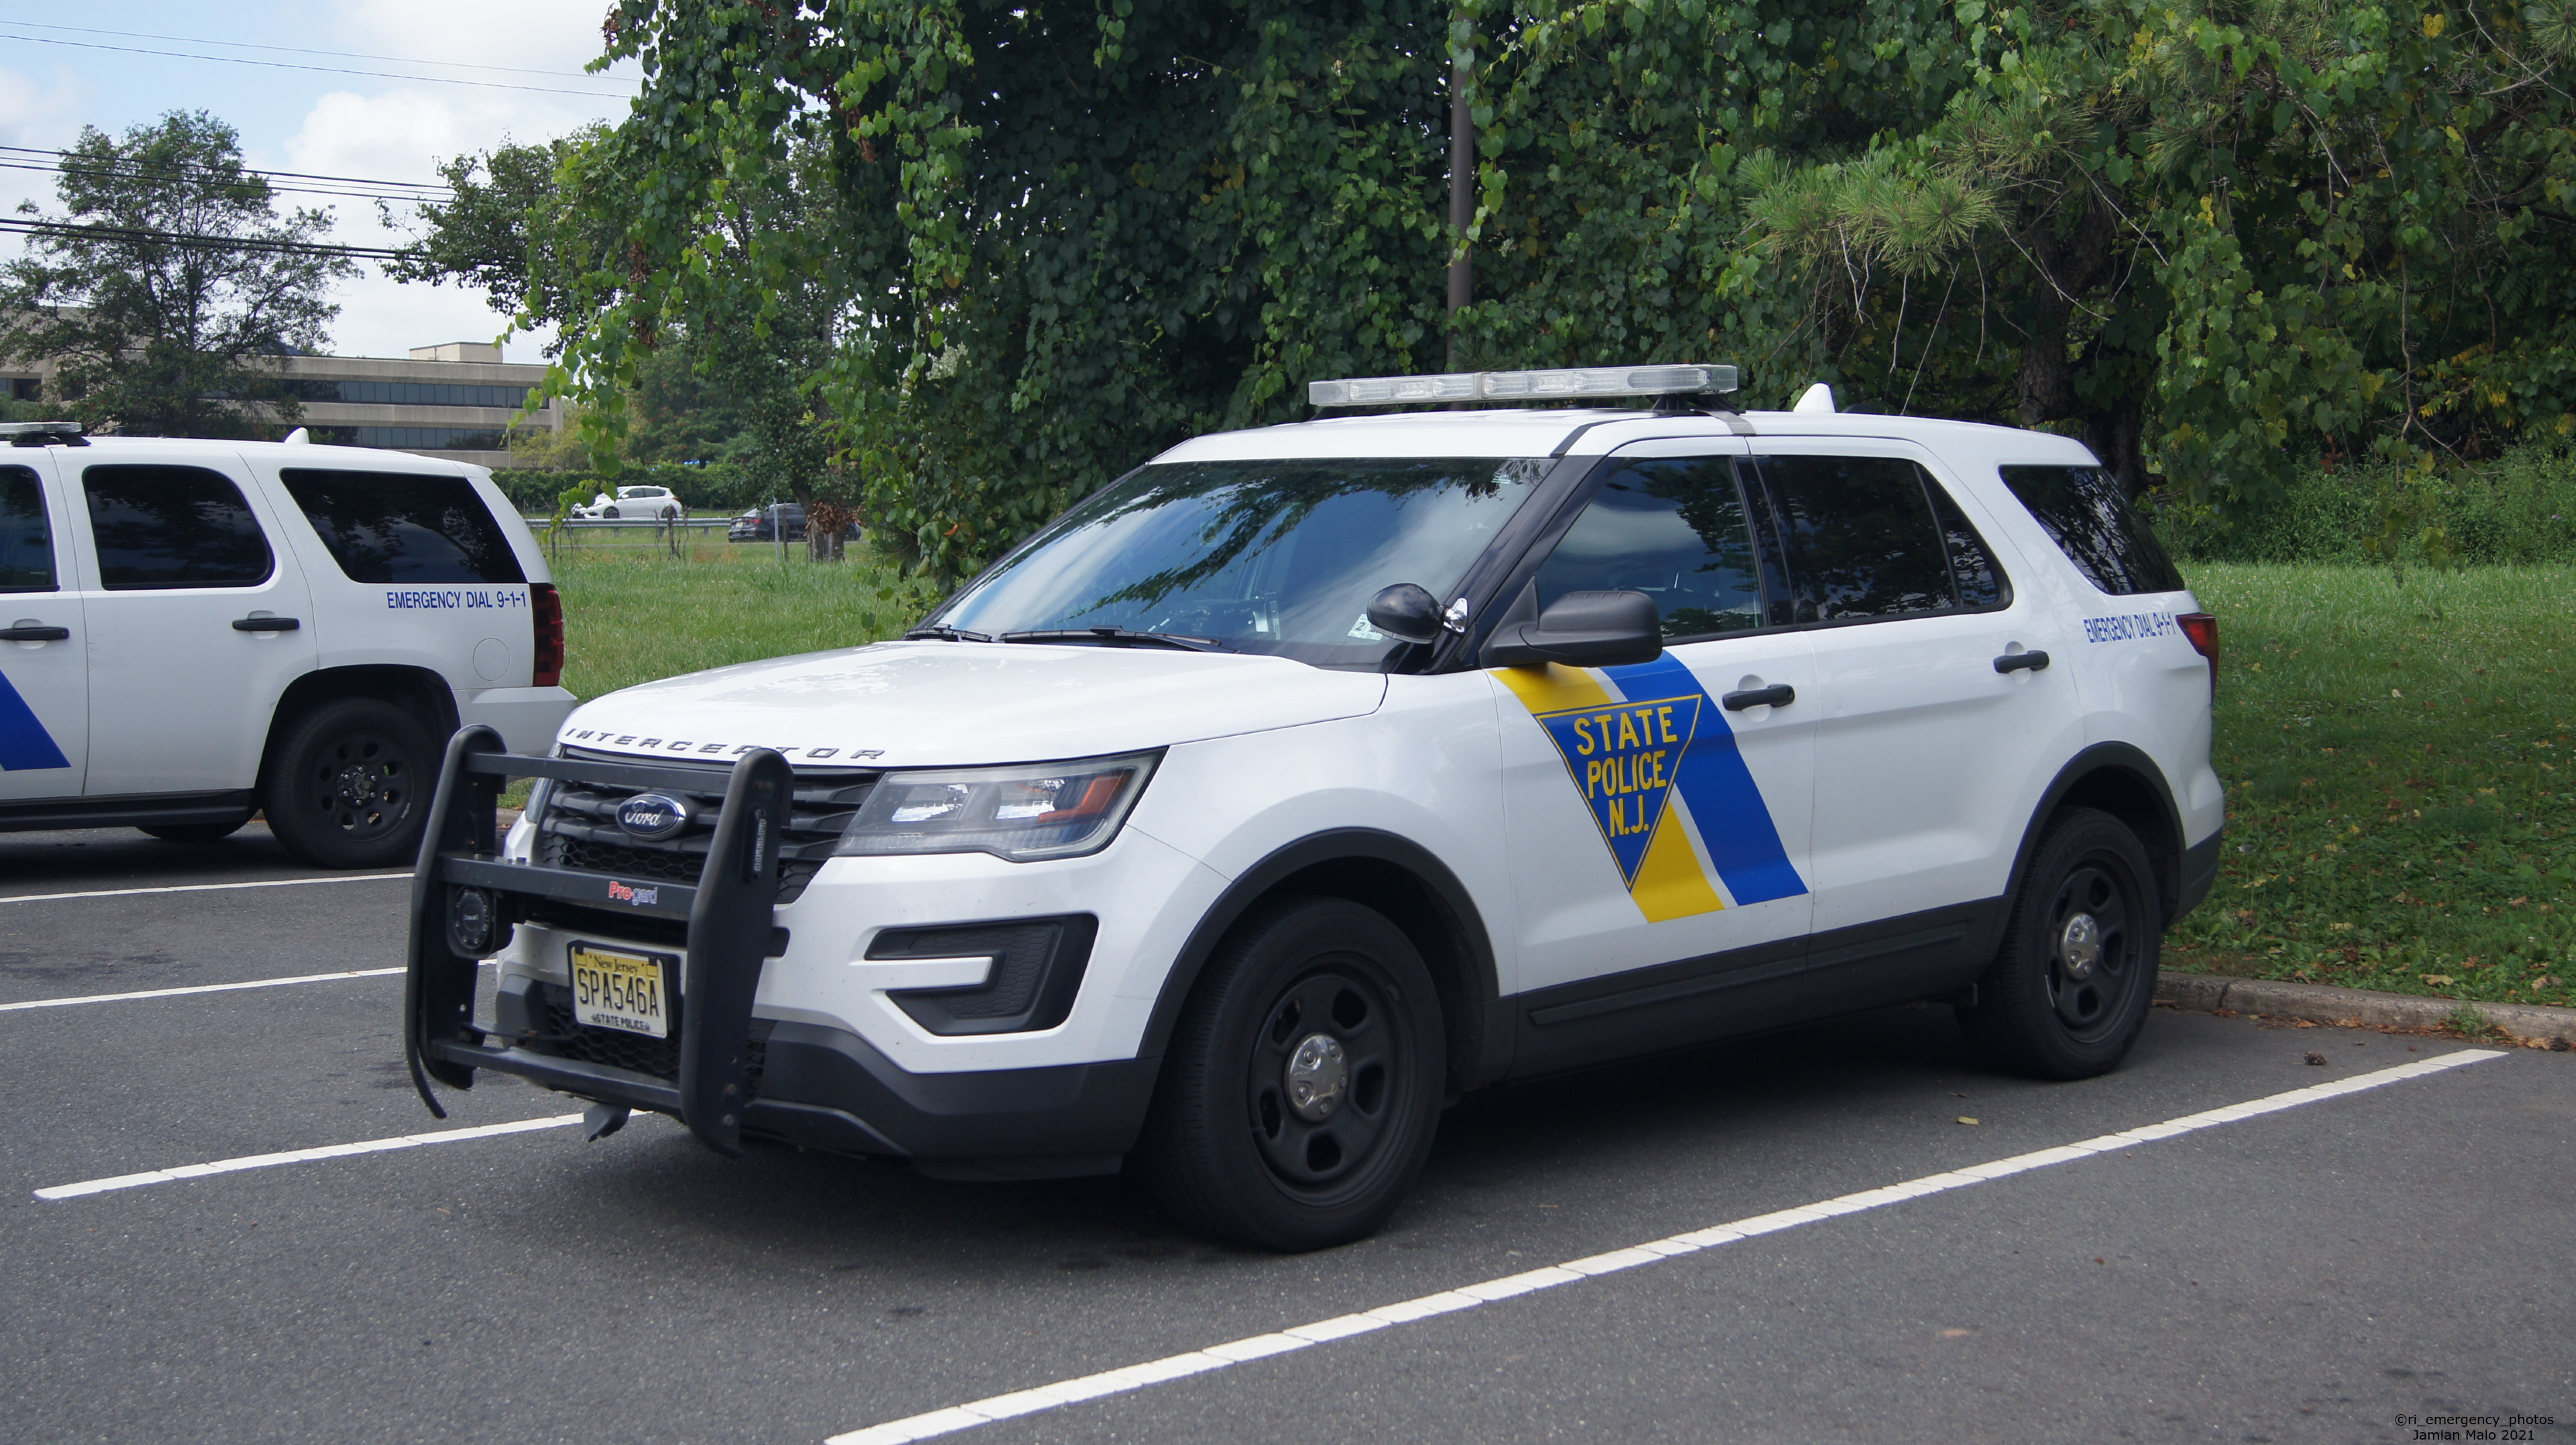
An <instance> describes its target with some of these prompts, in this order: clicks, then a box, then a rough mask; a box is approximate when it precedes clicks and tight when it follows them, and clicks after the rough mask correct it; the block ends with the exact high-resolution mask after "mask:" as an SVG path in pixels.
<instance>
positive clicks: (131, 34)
mask: <svg viewBox="0 0 2576 1445" xmlns="http://www.w3.org/2000/svg"><path fill="white" fill-rule="evenodd" d="M0 25H20V26H24V27H26V28H27V29H29V30H66V31H69V32H71V33H72V34H74V35H113V36H116V37H117V38H118V39H120V40H167V41H171V42H173V43H175V44H179V45H221V46H224V47H225V48H227V49H231V50H274V51H277V52H279V53H281V54H285V55H328V56H332V57H335V58H337V59H341V60H385V61H391V62H393V63H394V64H396V65H445V66H451V67H453V68H455V69H458V70H494V71H499V72H500V73H502V74H504V75H550V76H553V77H555V78H557V79H559V80H588V79H590V78H591V76H590V74H589V73H588V72H586V71H579V70H527V69H523V68H521V67H519V66H516V65H486V64H484V63H483V62H481V61H479V60H427V59H423V58H422V57H420V56H417V55H370V54H367V53H366V52H365V51H360V50H308V49H306V48H304V47H303V46H300V45H260V44H257V43H255V42H252V41H248V40H211V39H208V38H207V37H205V36H202V35H154V34H150V33H148V32H146V31H141V30H92V29H89V28H87V27H85V26H80V25H47V24H44V23H42V22H41V21H35V20H0ZM205 58H206V59H209V60H220V59H222V58H223V57H221V56H207V57H205ZM609 78H610V79H612V80H613V79H615V77H613V76H612V77H609Z"/></svg>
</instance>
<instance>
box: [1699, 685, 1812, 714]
mask: <svg viewBox="0 0 2576 1445" xmlns="http://www.w3.org/2000/svg"><path fill="white" fill-rule="evenodd" d="M1718 700H1719V701H1720V702H1723V703H1725V704H1726V710H1727V711H1728V712H1742V711H1744V710H1745V709H1746V708H1748V707H1787V706H1788V705H1789V704H1791V703H1793V702H1796V701H1797V700H1798V690H1797V689H1796V688H1794V687H1791V686H1790V685H1789V684H1787V683H1785V682H1775V683H1773V684H1771V685H1770V686H1769V687H1757V688H1751V689H1748V690H1746V691H1744V692H1730V693H1728V694H1727V695H1726V696H1725V697H1723V698H1720V699H1718Z"/></svg>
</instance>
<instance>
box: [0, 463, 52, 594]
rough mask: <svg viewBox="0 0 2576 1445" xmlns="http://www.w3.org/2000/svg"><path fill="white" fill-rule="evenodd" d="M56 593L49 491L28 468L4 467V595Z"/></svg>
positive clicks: (0, 576) (0, 508) (0, 479)
mask: <svg viewBox="0 0 2576 1445" xmlns="http://www.w3.org/2000/svg"><path fill="white" fill-rule="evenodd" d="M53 590H54V529H53V528H52V527H51V526H50V525H48V524H47V523H46V520H45V488H44V484H43V483H41V482H39V481H37V480H36V474H35V473H34V472H31V471H29V470H27V469H26V468H25V467H0V592H51V591H53Z"/></svg>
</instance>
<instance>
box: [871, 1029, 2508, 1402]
mask: <svg viewBox="0 0 2576 1445" xmlns="http://www.w3.org/2000/svg"><path fill="white" fill-rule="evenodd" d="M2502 1057H2504V1055H2503V1053H2502V1051H2500V1050H2496V1049H2463V1050H2461V1051H2460V1052H2458V1053H2454V1054H2444V1055H2443V1056H2441V1057H2440V1058H2434V1059H2425V1060H2423V1061H2422V1062H2420V1063H2413V1064H2401V1065H2399V1066H2398V1067H2396V1068H2393V1069H2381V1070H2379V1071H2378V1072H2376V1073H2369V1074H2356V1075H2354V1076H2353V1077H2352V1078H2349V1079H2339V1080H2336V1081H2335V1082H2333V1083H2329V1084H2317V1085H2314V1086H2312V1087H2309V1088H2305V1089H2293V1090H2291V1091H2290V1092H2288V1093H2286V1094H2273V1095H2270V1096H2268V1097H2266V1098H2261V1099H2249V1100H2247V1101H2246V1102H2244V1103H2242V1104H2230V1105H2227V1106H2226V1107H2224V1108H2219V1109H2211V1110H2208V1111H2207V1112H2205V1113H2199V1114H2189V1115H2185V1116H2184V1117H2182V1118H2179V1119H2168V1120H2166V1121H2165V1122H2164V1123H2161V1124H2147V1125H2142V1126H2140V1127H2138V1128H2135V1129H2129V1130H2126V1131H2123V1132H2121V1133H2118V1134H2104V1135H2102V1136H2100V1137H2099V1138H2093V1139H2085V1140H2080V1141H2078V1142H2076V1143H2072V1144H2063V1145H2060V1146H2058V1147H2056V1148H2054V1149H2041V1150H2038V1151H2037V1152H2035V1153H2030V1154H2016V1155H2014V1156H2012V1157H2011V1158H2009V1159H1997V1160H1993V1161H1991V1162H1989V1163H1985V1164H1976V1165H1971V1166H1969V1167H1968V1168H1965V1169H1955V1170H1950V1171H1947V1172H1945V1173H1940V1174H1927V1175H1925V1176H1923V1177H1922V1178H1920V1179H1908V1180H1906V1181H1905V1182H1903V1183H1901V1184H1890V1185H1886V1186H1884V1187H1882V1188H1878V1189H1867V1190H1863V1191H1861V1192H1860V1193H1858V1194H1845V1195H1842V1196H1840V1197H1839V1198H1834V1199H1820V1200H1818V1201H1816V1202H1815V1203H1813V1204H1807V1205H1801V1206H1799V1207H1798V1208H1795V1209H1783V1210H1779V1211H1776V1212H1774V1213H1771V1214H1762V1215H1756V1216H1754V1217H1753V1218H1750V1219H1738V1220H1732V1221H1730V1222H1728V1223H1725V1224H1719V1225H1713V1226H1711V1227H1709V1228H1707V1229H1698V1230H1693V1231H1691V1232H1690V1233H1688V1234H1676V1235H1671V1236H1669V1237H1667V1238H1663V1239H1653V1240H1648V1241H1646V1242H1645V1243H1643V1244H1639V1245H1635V1246H1633V1247H1631V1248H1628V1249H1616V1250H1612V1251H1610V1252H1609V1253H1608V1254H1596V1255H1592V1256H1589V1257H1588V1258H1584V1259H1570V1260H1567V1261H1566V1262H1565V1263H1563V1264H1555V1265H1549V1266H1547V1267H1546V1268H1544V1269H1534V1270H1530V1271H1528V1272H1527V1273H1524V1274H1514V1275H1506V1276H1504V1277H1503V1278H1501V1279H1489V1280H1486V1281H1484V1282H1482V1283H1480V1284H1471V1285H1466V1286H1463V1287H1461V1288H1459V1289H1454V1290H1443V1291H1441V1292H1440V1293H1438V1294H1432V1295H1424V1296H1423V1297H1422V1298H1420V1299H1411V1300H1405V1301H1403V1302H1401V1303H1399V1304H1391V1305H1381V1306H1379V1307H1378V1308H1376V1309H1373V1310H1362V1311H1361V1312H1359V1313H1358V1314H1351V1315H1342V1316H1340V1317H1339V1318H1336V1319H1329V1320H1317V1321H1315V1322H1314V1323H1312V1324H1304V1325H1296V1326H1293V1327H1291V1328H1289V1329H1285V1330H1281V1331H1280V1332H1278V1333H1277V1334H1269V1335H1254V1336H1251V1337H1250V1338H1248V1339H1240V1340H1234V1341H1231V1342H1229V1343H1226V1344H1222V1345H1210V1346H1209V1347H1207V1348H1206V1349H1203V1350H1191V1351H1188V1352H1186V1353H1184V1354H1178V1355H1168V1356H1165V1357H1164V1358H1162V1359H1159V1360H1148V1361H1146V1362H1145V1363H1143V1364H1138V1365H1128V1366H1126V1367H1125V1368H1123V1369H1116V1370H1108V1371H1104V1372H1103V1373H1101V1374H1097V1375H1084V1376H1082V1377H1081V1378H1079V1379H1072V1380H1058V1381H1056V1382H1055V1383H1054V1384H1051V1385H1040V1386H1038V1387H1037V1388H1036V1389H1033V1390H1021V1391H1017V1392H1015V1393H1013V1394H1008V1395H995V1396H993V1397H991V1398H990V1399H984V1400H975V1401H970V1402H968V1403H966V1404H963V1405H951V1406H949V1407H948V1408H947V1409H944V1410H933V1411H931V1412H930V1413H928V1414H926V1415H913V1416H910V1417H908V1418H905V1419H901V1420H889V1421H887V1422H886V1423H884V1424H882V1425H871V1426H868V1427H867V1428H866V1429H863V1430H852V1431H849V1432H848V1433H846V1434H841V1435H835V1436H832V1437H831V1438H830V1439H829V1440H827V1441H826V1442H824V1445H906V1442H908V1441H913V1440H927V1439H929V1438H931V1437H932V1436H936V1435H948V1434H954V1433H955V1432H957V1431H960V1430H971V1429H973V1428H975V1427H976V1426H978V1425H983V1424H989V1423H990V1422H992V1421H995V1420H1008V1419H1012V1418H1014V1417H1016V1416H1020V1415H1034V1414H1036V1413H1038V1412H1040V1411H1043V1410H1053V1409H1057V1408H1060V1407H1062V1406H1065V1405H1072V1404H1077V1403H1079V1402H1081V1401H1084V1400H1096V1399H1099V1398H1100V1397H1101V1396H1103V1395H1117V1394H1123V1393H1125V1392H1127V1391H1129V1390H1141V1389H1143V1388H1145V1387H1146V1386H1148V1385H1159V1384H1161V1383H1163V1382H1164V1381H1166V1380H1177V1379H1181V1378H1183V1377H1185V1376H1189V1375H1196V1374H1200V1373H1203V1372H1205V1371H1208V1370H1221V1369H1224V1368H1225V1367H1227V1366H1228V1365H1237V1364H1241V1363H1242V1362H1244V1361H1245V1360H1257V1359H1260V1358H1262V1357H1263V1356H1265V1355H1277V1354H1284V1353H1286V1352H1287V1351H1290V1350H1302V1349H1305V1348H1306V1347H1308V1346H1310V1345H1320V1344H1324V1343H1326V1342H1327V1341H1331V1340H1338V1339H1341V1338H1343V1337H1345V1336H1348V1335H1357V1334H1366V1333H1368V1332H1369V1331H1372V1330H1382V1329H1386V1328H1388V1327H1389V1326H1393V1325H1408V1324H1411V1323H1413V1322H1414V1321H1416V1320H1423V1319H1429V1318H1431V1317H1432V1316H1434V1315H1445V1314H1450V1313H1453V1312H1455V1311H1458V1310H1471V1309H1474V1308H1476V1307H1477V1306H1479V1305H1485V1304H1491V1303H1493V1302H1494V1301H1496V1300H1504V1299H1510V1298H1511V1297H1512V1296H1514V1295H1520V1294H1527V1293H1529V1292H1530V1291H1532V1290H1542V1289H1554V1288H1555V1287H1557V1286H1558V1285H1561V1284H1573V1283H1575V1282H1576V1281H1578V1280H1583V1279H1589V1278H1591V1277H1592V1276H1594V1275H1597V1274H1610V1273H1613V1272H1615V1271H1618V1270H1623V1269H1631V1268H1634V1267H1636V1266H1638V1265H1643V1264H1654V1263H1657V1262H1658V1261H1661V1260H1666V1259H1671V1258H1673V1257H1675V1256H1677V1255H1684V1254H1694V1253H1697V1252H1698V1251H1700V1250H1703V1249H1711V1248H1714V1247H1716V1246H1718V1245H1721V1244H1732V1243H1734V1242H1735V1241H1736V1240H1739V1239H1746V1238H1750V1237H1751V1236H1753V1235H1757V1234H1769V1233H1772V1232H1774V1231H1776V1230H1782V1229H1795V1228H1797V1227H1798V1226H1799V1225H1802V1224H1813V1223H1815V1222H1816V1221H1818V1220H1821V1219H1831V1218H1833V1217H1834V1216H1836V1215H1841V1214H1858V1213H1861V1212H1862V1211H1864V1210H1870V1209H1879V1208H1883V1207H1885V1206H1887V1205H1890V1204H1896V1203H1899V1202H1901V1201H1904V1200H1908V1199H1920V1198H1922V1197H1923V1196H1924V1195H1927V1194H1938V1193H1941V1192H1942V1191H1944V1190H1950V1189H1965V1188H1969V1187H1971V1186H1974V1185H1978V1184H1983V1183H1986V1182H1987V1181H1989V1180H1994V1179H2001V1178H2003V1177H2005V1176H2006V1175H2009V1174H2019V1173H2022V1172H2024V1171H2026V1170H2031V1169H2045V1168H2047V1167H2049V1166H2050V1165H2052V1164H2065V1163H2069V1162H2071V1161H2073V1160H2077V1159H2090V1158H2092V1157H2093V1156H2094V1155H2096V1154H2102V1153H2107V1152H2109V1151H2111V1150H2114V1149H2132V1148H2135V1147H2137V1146H2138V1145H2141V1144H2152V1143H2154V1142H2156V1141H2157V1140H2160V1139H2170V1138H2173V1137H2174V1136H2175V1135H2177V1134H2187V1133H2190V1132H2191V1131H2192V1130H2195V1129H2208V1128H2213V1127H2215V1126H2217V1125H2220V1124H2233V1123H2235V1122H2237V1121H2238V1120H2240V1119H2251V1118H2254V1117H2255V1116H2257V1115H2261V1114H2270V1113H2276V1112H2278V1111H2280V1110H2282V1109H2295V1108H2297V1107H2299V1106H2300V1105H2302V1104H2314V1103H2319V1102H2321V1101H2323V1100H2326V1099H2332V1098H2335V1097H2337V1096H2339V1095H2343V1094H2351V1093H2358V1092H2360V1091H2361V1090H2364V1089H2376V1088H2380V1087H2382V1086H2384V1085H2388V1084H2394V1083H2398V1082H2401V1081H2403V1080H2406V1079H2415V1078H2421V1077H2423V1076H2424V1075H2426V1074H2434V1073H2440V1072H2441V1071H2442V1070H2444V1069H2452V1068H2457V1067H2459V1066H2460V1065H2462V1064H2474V1063H2478V1062H2480V1061H2482V1060H2485V1059H2496V1058H2502Z"/></svg>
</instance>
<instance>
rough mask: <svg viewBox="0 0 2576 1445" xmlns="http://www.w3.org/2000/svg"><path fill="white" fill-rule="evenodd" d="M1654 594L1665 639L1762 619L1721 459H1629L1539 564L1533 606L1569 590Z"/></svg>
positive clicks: (1730, 470)
mask: <svg viewBox="0 0 2576 1445" xmlns="http://www.w3.org/2000/svg"><path fill="white" fill-rule="evenodd" d="M1613 589H1620V590H1626V591H1632V592H1643V593H1645V594H1646V595H1647V596H1649V597H1652V598H1654V599H1655V610H1656V612H1657V614H1658V615H1659V616H1660V617H1661V619H1662V621H1663V628H1664V636H1665V637H1667V638H1678V637H1701V636H1706V635H1707V634H1709V633H1713V632H1734V631H1738V630H1740V629H1743V628H1747V627H1759V626H1761V625H1762V589H1761V586H1760V584H1759V582H1758V581H1757V580H1756V574H1755V571H1754V565H1753V534H1752V532H1751V531H1750V530H1749V529H1747V527H1746V526H1745V523H1744V499H1743V497H1742V496H1741V495H1740V494H1739V493H1738V492H1737V491H1736V487H1735V467H1734V465H1733V463H1731V462H1729V461H1728V460H1726V459H1725V458H1722V457H1687V458H1684V457H1676V458H1673V459H1670V460H1662V461H1650V462H1637V463H1633V464H1631V465H1629V466H1627V467H1625V468H1623V469H1621V470H1620V472H1619V473H1618V475H1616V476H1614V477H1612V478H1611V479H1610V482H1609V484H1608V485H1607V486H1604V487H1603V488H1602V489H1601V494H1600V495H1599V496H1597V497H1594V498H1593V499H1592V501H1591V502H1590V503H1589V504H1588V505H1587V506H1585V507H1584V509H1583V515H1582V516H1581V517H1578V518H1576V519H1575V523H1574V526H1573V529H1572V530H1570V531H1568V532H1567V533H1566V534H1565V540H1563V541H1561V542H1559V543H1557V544H1556V550H1555V551H1554V552H1552V553H1550V554H1549V555H1548V559H1547V565H1546V566H1544V567H1542V568H1540V569H1539V574H1538V603H1539V607H1540V609H1541V610H1545V608H1546V607H1547V605H1548V604H1549V603H1551V602H1554V601H1555V600H1556V599H1558V598H1560V597H1562V596H1564V595H1565V594H1566V593H1568V592H1597V591H1607V590H1613Z"/></svg>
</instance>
